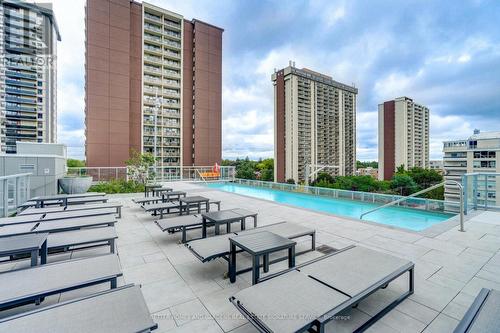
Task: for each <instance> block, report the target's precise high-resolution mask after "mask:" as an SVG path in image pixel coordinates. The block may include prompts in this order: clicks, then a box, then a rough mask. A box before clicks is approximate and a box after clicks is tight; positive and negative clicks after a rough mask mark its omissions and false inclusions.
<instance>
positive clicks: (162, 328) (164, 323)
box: [151, 309, 177, 333]
mask: <svg viewBox="0 0 500 333" xmlns="http://www.w3.org/2000/svg"><path fill="white" fill-rule="evenodd" d="M151 319H153V321H154V322H155V323H156V324H158V329H157V330H155V331H154V332H158V333H164V332H167V331H169V330H171V329H173V328H175V327H177V325H176V324H175V320H174V317H173V316H172V313H171V312H170V310H169V309H165V310H162V311H158V312H155V313H152V314H151Z"/></svg>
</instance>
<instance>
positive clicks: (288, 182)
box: [286, 178, 295, 185]
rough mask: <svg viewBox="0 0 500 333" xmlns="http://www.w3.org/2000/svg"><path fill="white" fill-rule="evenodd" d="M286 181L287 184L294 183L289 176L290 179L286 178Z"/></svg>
mask: <svg viewBox="0 0 500 333" xmlns="http://www.w3.org/2000/svg"><path fill="white" fill-rule="evenodd" d="M286 183H287V184H292V185H295V180H294V179H293V178H290V179H287V180H286Z"/></svg>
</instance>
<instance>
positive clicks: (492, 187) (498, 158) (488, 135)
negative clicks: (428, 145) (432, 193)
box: [443, 130, 500, 206]
mask: <svg viewBox="0 0 500 333" xmlns="http://www.w3.org/2000/svg"><path fill="white" fill-rule="evenodd" d="M443 153H444V155H443V161H444V165H443V168H444V178H445V180H454V181H458V182H461V181H462V176H463V175H464V174H466V173H472V172H480V173H498V172H500V132H483V133H481V132H480V131H479V130H475V131H474V134H473V135H472V136H470V137H469V138H468V139H463V140H453V141H445V142H443ZM496 178H497V177H494V176H492V177H488V181H487V184H486V185H485V184H484V178H481V179H480V184H478V186H477V193H476V194H475V200H477V202H478V204H481V205H483V204H485V203H487V204H488V205H489V206H495V205H496V206H498V205H500V196H497V193H498V192H499V191H500V182H498V181H497V179H496ZM444 198H445V201H454V202H459V200H460V190H459V188H458V187H457V186H456V185H452V184H447V185H445V188H444Z"/></svg>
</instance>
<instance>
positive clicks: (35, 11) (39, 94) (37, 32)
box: [0, 0, 61, 153]
mask: <svg viewBox="0 0 500 333" xmlns="http://www.w3.org/2000/svg"><path fill="white" fill-rule="evenodd" d="M59 40H61V37H60V35H59V30H58V27H57V23H56V19H55V16H54V13H53V11H52V8H51V5H50V4H47V3H44V4H35V3H27V2H22V1H13V0H2V1H0V141H1V151H2V152H5V153H15V152H16V141H25V142H44V143H54V142H56V140H57V107H56V103H57V97H56V96H57V65H56V64H57V61H56V55H57V41H59Z"/></svg>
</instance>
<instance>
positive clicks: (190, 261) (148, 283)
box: [0, 182, 500, 333]
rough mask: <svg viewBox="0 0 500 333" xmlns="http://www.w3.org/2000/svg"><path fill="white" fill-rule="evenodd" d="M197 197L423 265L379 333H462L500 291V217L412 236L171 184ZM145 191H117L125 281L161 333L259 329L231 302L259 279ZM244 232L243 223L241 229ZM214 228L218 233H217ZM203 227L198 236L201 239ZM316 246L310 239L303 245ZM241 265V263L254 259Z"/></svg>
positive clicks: (262, 221)
mask: <svg viewBox="0 0 500 333" xmlns="http://www.w3.org/2000/svg"><path fill="white" fill-rule="evenodd" d="M169 186H170V187H173V188H174V189H175V190H184V191H186V192H188V194H189V195H203V196H205V197H208V198H210V199H216V200H221V201H222V207H221V209H229V208H246V209H249V210H254V211H257V212H258V214H259V215H258V221H259V226H260V225H266V224H270V223H273V222H277V221H282V220H286V221H290V222H294V223H297V224H301V225H304V226H307V227H310V228H313V229H316V232H317V235H316V237H317V238H316V241H317V246H318V250H321V249H322V248H323V249H324V248H325V247H321V246H320V245H327V246H329V247H333V248H336V249H340V248H343V247H345V246H348V245H351V244H359V245H362V246H365V247H369V248H373V249H376V250H378V251H381V252H386V253H390V254H393V255H395V256H398V257H402V258H405V259H408V260H412V261H413V262H414V263H415V293H414V294H413V295H411V296H410V297H409V298H408V299H406V300H405V301H404V302H403V303H402V304H400V305H399V306H398V307H397V308H395V309H394V310H392V311H390V312H389V313H388V314H387V315H385V316H384V317H383V318H382V319H380V320H379V321H378V322H377V323H376V324H375V325H373V326H372V327H371V328H370V329H369V331H371V332H403V331H404V332H452V331H453V329H454V328H455V327H456V325H457V324H458V321H459V319H461V318H462V317H463V315H464V313H465V311H466V310H467V308H468V307H469V306H470V304H471V303H472V301H473V300H474V297H475V296H476V295H477V294H478V292H479V290H480V289H481V288H482V287H487V288H494V289H498V290H500V277H499V276H500V254H499V250H500V213H496V212H475V213H474V214H471V216H469V219H468V221H467V222H466V224H465V229H466V232H459V231H458V228H457V226H456V224H455V223H444V224H443V226H442V228H440V229H434V230H433V232H432V233H426V232H411V231H405V230H402V229H396V228H390V227H387V226H382V225H377V224H373V223H367V222H361V221H357V220H352V219H346V218H340V217H336V216H332V215H328V214H324V213H318V212H313V211H309V210H305V209H299V208H295V207H291V206H287V205H282V204H277V203H274V202H270V201H264V200H259V199H255V198H250V197H243V196H240V195H237V194H232V193H227V192H220V191H217V190H212V189H208V188H205V187H203V186H201V185H197V184H193V183H184V182H176V183H169ZM141 196H143V194H135V195H116V196H115V195H112V196H111V198H112V200H114V201H121V202H122V203H123V205H124V207H123V211H122V215H123V217H122V219H120V220H118V223H116V229H117V232H118V235H119V238H118V241H117V250H118V251H117V252H118V254H119V257H120V262H121V266H122V269H123V273H124V275H123V278H121V280H120V281H119V284H125V283H136V284H141V285H142V292H143V294H144V297H145V299H146V301H147V304H148V307H149V310H150V312H151V313H152V314H153V320H154V321H155V322H157V323H158V325H159V328H158V330H157V332H201V331H203V332H205V333H208V332H255V329H254V328H253V326H251V325H250V324H249V323H248V322H247V321H246V320H245V319H244V318H243V317H242V316H241V315H240V313H239V312H238V310H237V309H236V308H235V307H234V306H233V305H232V304H231V303H230V302H229V300H228V298H229V297H230V296H232V295H234V294H235V293H236V292H237V291H238V290H240V289H243V288H246V287H249V286H250V285H251V273H250V272H249V273H245V274H242V275H239V276H238V277H237V279H236V283H234V284H231V283H230V282H229V280H228V279H225V278H224V274H225V272H227V263H226V262H225V261H224V260H221V259H218V260H215V261H211V262H208V263H201V262H200V261H199V260H198V259H197V258H195V257H194V256H193V254H192V253H191V252H190V251H189V250H188V249H187V248H186V247H185V246H184V245H182V244H179V240H180V233H176V234H174V235H170V234H167V233H162V232H161V231H160V229H159V228H158V227H157V226H156V225H155V224H154V223H153V220H154V218H153V217H152V216H151V215H149V214H147V213H144V212H143V210H142V209H140V208H139V207H138V205H136V204H134V203H133V202H132V201H131V199H132V198H134V197H135V198H137V197H141ZM234 227H236V228H238V226H236V225H234ZM210 231H211V232H213V230H210ZM200 233H201V231H200V229H197V230H193V231H190V232H189V234H188V238H189V236H191V237H199V234H200ZM308 245H309V240H307V239H304V241H303V242H302V243H299V245H298V247H299V249H300V248H301V247H304V248H305V247H306V246H308ZM108 252H109V249H108V248H106V247H101V248H95V249H89V250H81V251H74V252H67V253H63V254H60V255H53V256H49V261H56V260H64V259H69V258H76V257H82V256H88V255H90V254H96V253H108ZM321 255H323V253H321V252H320V251H315V252H309V253H307V254H304V255H300V256H298V257H297V263H301V262H304V261H307V260H309V259H311V258H315V257H318V256H321ZM246 259H247V260H246V261H245V260H240V259H238V260H239V261H238V263H239V264H241V265H246V266H249V265H250V261H249V259H248V258H246ZM24 266H29V262H28V261H15V262H9V263H4V264H0V271H6V270H10V269H17V268H20V267H24ZM286 267H287V266H286V262H281V263H278V264H274V265H271V271H270V272H271V273H272V272H276V271H278V270H281V269H285V268H286ZM106 288H107V286H96V287H91V288H86V289H80V290H77V291H72V292H68V293H65V294H62V295H56V296H51V297H48V298H47V299H46V300H45V301H44V302H43V303H42V306H46V305H49V304H53V303H56V302H60V301H63V300H66V299H68V298H73V297H75V296H77V295H81V294H88V293H89V291H96V290H99V289H106ZM405 288H406V280H405V279H404V278H401V279H400V280H399V279H398V280H396V281H395V282H394V283H391V284H390V285H389V287H388V288H386V289H384V290H380V291H378V292H376V293H375V294H373V295H371V296H370V297H368V298H367V299H366V300H364V301H362V302H361V303H360V304H359V306H358V307H357V308H355V309H352V310H351V312H350V313H348V314H346V315H348V316H349V317H348V318H349V320H342V321H334V322H331V323H330V324H329V326H327V331H329V332H330V331H335V332H344V331H345V332H351V331H353V329H355V328H356V327H358V325H359V324H360V323H362V322H363V321H365V320H366V318H367V317H368V316H371V315H373V314H374V313H376V312H377V311H378V309H380V308H381V307H382V306H384V305H385V304H387V303H389V302H391V301H392V300H393V298H394V297H395V296H397V295H399V293H401V291H402V290H404V289H405ZM31 307H34V305H27V306H24V307H19V308H15V309H11V310H7V311H3V312H1V313H0V316H1V317H5V316H8V315H10V314H13V313H18V312H22V311H26V310H27V309H28V308H31Z"/></svg>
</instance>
